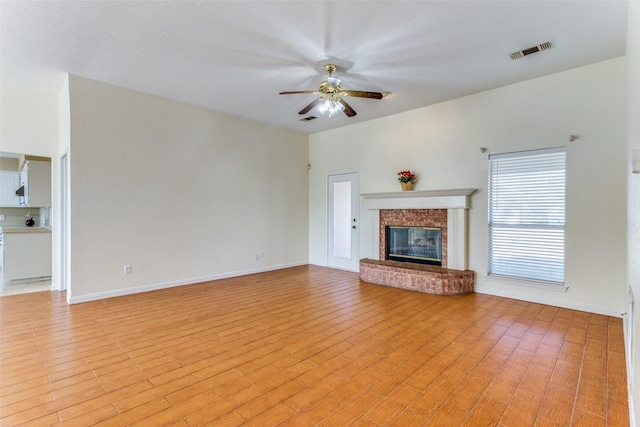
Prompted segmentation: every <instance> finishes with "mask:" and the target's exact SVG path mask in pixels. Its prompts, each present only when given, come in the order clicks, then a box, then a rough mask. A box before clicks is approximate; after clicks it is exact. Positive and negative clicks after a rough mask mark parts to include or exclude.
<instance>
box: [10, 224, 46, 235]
mask: <svg viewBox="0 0 640 427" xmlns="http://www.w3.org/2000/svg"><path fill="white" fill-rule="evenodd" d="M0 233H5V234H7V233H51V228H50V227H27V226H26V225H25V226H23V227H0Z"/></svg>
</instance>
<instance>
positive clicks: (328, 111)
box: [318, 95, 344, 117]
mask: <svg viewBox="0 0 640 427" xmlns="http://www.w3.org/2000/svg"><path fill="white" fill-rule="evenodd" d="M318 111H319V112H320V113H321V114H324V115H326V116H329V117H333V116H335V115H336V114H338V113H341V112H343V111H344V105H343V104H342V103H341V102H340V100H339V98H338V97H336V96H333V95H327V96H325V97H324V99H322V101H320V105H318Z"/></svg>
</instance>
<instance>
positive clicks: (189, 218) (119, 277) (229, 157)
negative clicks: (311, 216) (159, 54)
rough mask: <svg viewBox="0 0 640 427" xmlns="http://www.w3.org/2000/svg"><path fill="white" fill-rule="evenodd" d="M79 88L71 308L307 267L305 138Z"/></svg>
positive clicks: (95, 87) (81, 84)
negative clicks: (162, 289)
mask: <svg viewBox="0 0 640 427" xmlns="http://www.w3.org/2000/svg"><path fill="white" fill-rule="evenodd" d="M69 91H70V118H71V119H70V122H71V129H70V135H71V140H70V151H69V155H70V173H71V179H70V185H71V207H70V214H71V242H70V247H71V285H70V287H71V289H70V292H71V301H72V302H78V301H84V300H89V299H96V298H101V297H107V296H111V295H121V294H126V293H130V292H136V291H140V290H147V289H154V288H158V287H163V286H172V285H177V284H182V283H191V282H194V281H198V280H206V279H210V278H217V277H225V276H230V275H236V274H243V273H249V272H254V271H261V270H267V269H273V268H279V267H286V266H290V265H298V264H306V263H307V260H308V171H307V168H306V164H307V161H308V145H307V137H306V136H305V135H302V134H296V133H292V132H289V131H285V130H281V129H277V128H274V127H270V126H267V125H262V124H257V123H254V122H250V121H246V120H241V119H238V118H233V117H230V116H226V115H222V114H218V113H215V112H212V111H208V110H205V109H201V108H197V107H193V106H189V105H185V104H181V103H178V102H175V101H171V100H167V99H163V98H158V97H154V96H150V95H146V94H142V93H139V92H134V91H131V90H127V89H123V88H119V87H115V86H111V85H107V84H103V83H99V82H96V81H91V80H87V79H84V78H80V77H76V76H70V79H69ZM212 96H215V95H214V94H213V95H212ZM259 251H263V252H264V258H263V259H262V260H260V261H256V259H255V256H256V253H258V252H259ZM125 265H131V268H132V274H131V275H124V274H123V268H124V266H125Z"/></svg>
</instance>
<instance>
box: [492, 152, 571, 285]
mask: <svg viewBox="0 0 640 427" xmlns="http://www.w3.org/2000/svg"><path fill="white" fill-rule="evenodd" d="M565 160H566V155H565V149H564V148H553V149H545V150H536V151H526V152H518V153H508V154H498V155H491V156H489V241H488V245H489V248H488V255H489V266H488V271H489V274H490V275H500V276H510V277H518V278H523V279H530V280H539V281H545V282H552V283H554V284H563V283H564V225H565V163H566V162H565Z"/></svg>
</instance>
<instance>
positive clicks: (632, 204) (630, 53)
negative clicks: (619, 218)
mask: <svg viewBox="0 0 640 427" xmlns="http://www.w3.org/2000/svg"><path fill="white" fill-rule="evenodd" d="M627 32H628V34H627V64H628V66H627V74H628V85H629V90H628V101H627V117H628V121H627V147H628V161H627V194H628V211H627V227H628V233H627V283H628V284H629V287H630V288H631V289H632V291H633V294H634V296H635V300H636V309H635V310H634V314H633V318H632V321H633V328H632V329H631V330H627V331H626V332H627V334H626V339H627V340H631V341H630V342H631V343H633V351H632V352H631V354H627V357H628V360H630V363H629V364H628V365H627V367H628V369H629V374H630V392H631V396H632V399H631V405H630V408H631V410H632V416H633V414H634V413H635V414H636V418H637V416H638V415H640V398H638V396H637V394H638V391H637V390H640V368H638V366H639V365H640V311H639V310H638V307H640V174H632V173H631V158H632V153H633V151H634V150H640V120H638V117H640V2H637V1H631V2H629V23H628V26H627ZM632 425H638V422H637V421H636V420H633V421H632Z"/></svg>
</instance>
